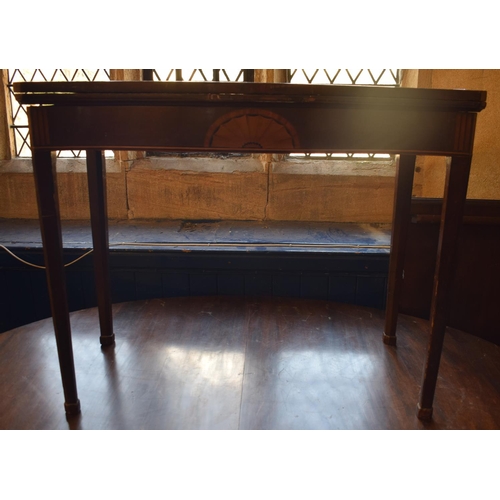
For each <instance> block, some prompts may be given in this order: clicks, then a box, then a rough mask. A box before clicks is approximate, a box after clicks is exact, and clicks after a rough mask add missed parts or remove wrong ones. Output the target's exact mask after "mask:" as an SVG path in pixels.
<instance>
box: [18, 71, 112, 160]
mask: <svg viewBox="0 0 500 500" xmlns="http://www.w3.org/2000/svg"><path fill="white" fill-rule="evenodd" d="M103 80H104V81H106V80H110V73H109V70H107V69H9V70H8V87H9V90H10V92H9V93H10V102H11V109H12V116H11V127H12V128H13V129H14V142H15V150H16V156H18V157H20V158H30V157H31V147H30V137H29V129H28V114H27V112H26V107H25V106H21V105H20V104H19V103H18V102H17V101H16V99H15V97H14V93H13V91H12V84H13V83H14V82H19V81H23V82H95V81H103ZM106 154H107V155H108V156H109V155H110V154H111V155H112V152H108V151H107V152H106ZM57 156H58V157H63V158H84V157H85V151H58V152H57Z"/></svg>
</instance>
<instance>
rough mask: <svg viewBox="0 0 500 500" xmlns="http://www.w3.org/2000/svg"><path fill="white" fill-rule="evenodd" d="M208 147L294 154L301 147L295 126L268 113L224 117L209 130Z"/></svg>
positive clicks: (244, 111) (257, 111) (247, 111)
mask: <svg viewBox="0 0 500 500" xmlns="http://www.w3.org/2000/svg"><path fill="white" fill-rule="evenodd" d="M205 147H208V148H221V149H235V150H241V149H264V150H268V151H292V150H294V149H297V148H298V147H299V137H298V135H297V132H296V130H295V128H294V126H293V125H292V124H291V123H290V122H289V121H288V120H287V119H285V118H283V117H282V116H280V115H278V114H276V113H273V112H272V111H267V110H265V109H241V110H238V111H233V112H231V113H227V114H225V115H223V116H221V117H220V118H219V119H218V120H216V121H215V122H214V123H213V124H212V125H211V126H210V128H209V129H208V131H207V134H206V136H205Z"/></svg>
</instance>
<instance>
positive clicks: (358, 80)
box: [288, 69, 400, 87]
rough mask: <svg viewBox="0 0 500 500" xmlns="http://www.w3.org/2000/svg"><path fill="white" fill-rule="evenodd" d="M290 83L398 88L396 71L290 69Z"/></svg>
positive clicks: (397, 72)
mask: <svg viewBox="0 0 500 500" xmlns="http://www.w3.org/2000/svg"><path fill="white" fill-rule="evenodd" d="M288 81H289V82H290V83H312V84H330V85H377V86H379V87H380V86H391V87H398V86H399V85H400V71H399V70H398V69H291V70H289V76H288Z"/></svg>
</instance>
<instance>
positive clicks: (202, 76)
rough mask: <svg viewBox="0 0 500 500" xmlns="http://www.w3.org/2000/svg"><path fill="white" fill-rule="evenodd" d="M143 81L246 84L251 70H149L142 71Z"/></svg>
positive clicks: (250, 78)
mask: <svg viewBox="0 0 500 500" xmlns="http://www.w3.org/2000/svg"><path fill="white" fill-rule="evenodd" d="M143 79H144V80H155V81H160V82H248V81H253V70H247V69H149V70H143Z"/></svg>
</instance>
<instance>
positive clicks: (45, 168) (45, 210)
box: [32, 149, 80, 414]
mask: <svg viewBox="0 0 500 500" xmlns="http://www.w3.org/2000/svg"><path fill="white" fill-rule="evenodd" d="M32 160H33V171H34V176H35V183H36V194H37V202H38V213H39V218H40V231H41V234H42V241H43V251H44V257H45V267H46V274H47V284H48V292H49V298H50V307H51V311H52V320H53V323H54V332H55V336H56V344H57V354H58V357H59V367H60V370H61V377H62V384H63V390H64V400H65V403H64V407H65V409H66V413H67V414H77V413H80V401H79V400H78V394H77V388H76V376H75V364H74V359H73V346H72V341H71V326H70V321H69V308H68V299H67V296H66V279H65V271H64V264H63V245H62V233H61V219H60V215H59V198H58V193H57V178H56V157H55V153H53V152H50V151H38V150H36V149H34V150H33V157H32Z"/></svg>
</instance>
